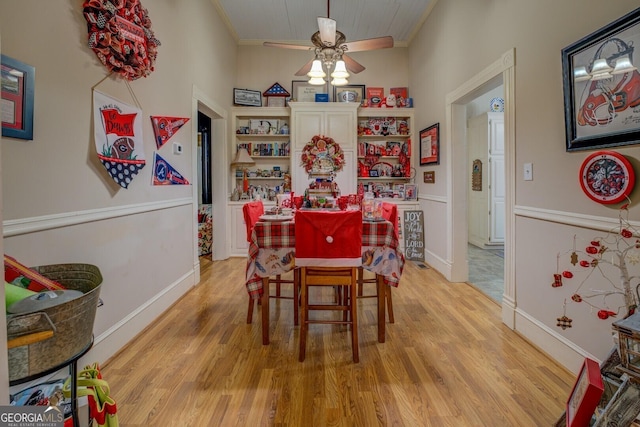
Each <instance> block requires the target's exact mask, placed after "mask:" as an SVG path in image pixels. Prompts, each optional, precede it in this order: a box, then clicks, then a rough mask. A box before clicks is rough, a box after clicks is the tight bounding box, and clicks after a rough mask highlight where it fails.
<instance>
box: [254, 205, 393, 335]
mask: <svg viewBox="0 0 640 427" xmlns="http://www.w3.org/2000/svg"><path fill="white" fill-rule="evenodd" d="M296 237H298V236H296V234H295V216H292V217H290V218H278V217H277V216H274V217H272V218H269V216H268V215H267V216H263V217H262V218H261V220H259V221H258V222H257V223H256V224H255V226H254V228H253V231H252V233H251V242H250V243H249V250H248V257H247V269H246V287H247V292H248V293H249V295H250V296H251V298H253V299H260V300H261V304H262V319H263V323H262V324H263V344H268V342H269V339H268V326H266V325H268V316H269V292H268V290H267V292H264V289H265V287H267V286H268V283H269V282H268V278H269V277H270V276H275V275H278V274H284V273H287V272H289V271H291V270H293V269H294V268H295V266H296V264H295V247H296ZM298 238H299V237H298ZM404 262H405V259H404V255H403V254H402V252H401V251H400V249H399V241H398V236H397V235H396V232H395V229H394V225H393V224H392V223H391V222H390V221H387V220H384V219H374V220H367V219H363V221H362V267H363V269H365V270H367V271H370V272H372V273H374V274H375V275H376V286H377V291H378V297H377V302H378V342H380V343H383V342H385V338H386V331H385V319H386V317H385V310H386V298H385V294H386V292H390V287H397V286H398V284H399V283H400V277H401V275H402V270H403V268H404ZM265 328H267V330H266V331H265Z"/></svg>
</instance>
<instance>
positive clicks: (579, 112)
mask: <svg viewBox="0 0 640 427" xmlns="http://www.w3.org/2000/svg"><path fill="white" fill-rule="evenodd" d="M639 45H640V8H639V9H636V10H634V11H633V12H631V13H629V14H627V15H625V16H623V17H622V18H620V19H618V20H616V21H614V22H612V23H610V24H608V25H607V26H605V27H603V28H601V29H599V30H597V31H596V32H594V33H592V34H589V35H588V36H586V37H584V38H583V39H581V40H579V41H577V42H575V43H573V44H571V45H570V46H567V47H566V48H564V49H562V79H563V89H564V114H565V125H566V126H565V128H566V150H567V151H575V150H588V149H594V148H603V147H612V146H620V145H628V144H638V143H640V108H638V106H640V74H639V73H638V70H637V69H636V67H638V66H639V65H640V52H635V55H634V50H635V47H636V46H639Z"/></svg>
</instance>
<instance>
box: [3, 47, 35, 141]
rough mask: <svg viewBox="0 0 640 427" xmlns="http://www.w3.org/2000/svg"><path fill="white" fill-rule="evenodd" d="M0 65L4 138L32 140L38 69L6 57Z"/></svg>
mask: <svg viewBox="0 0 640 427" xmlns="http://www.w3.org/2000/svg"><path fill="white" fill-rule="evenodd" d="M0 63H1V64H2V65H1V69H2V80H1V84H0V87H1V93H2V105H1V107H2V109H1V111H2V136H7V137H10V138H20V139H28V140H32V139H33V95H34V92H35V81H36V80H35V72H36V69H35V68H34V67H33V66H31V65H27V64H24V63H22V62H20V61H17V60H15V59H13V58H9V57H8V56H5V55H2V56H1V57H0Z"/></svg>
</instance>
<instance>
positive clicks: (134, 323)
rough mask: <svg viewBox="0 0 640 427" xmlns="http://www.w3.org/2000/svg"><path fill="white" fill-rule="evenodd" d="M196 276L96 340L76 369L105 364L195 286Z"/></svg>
mask: <svg viewBox="0 0 640 427" xmlns="http://www.w3.org/2000/svg"><path fill="white" fill-rule="evenodd" d="M195 277H196V272H195V271H193V270H192V271H190V272H189V273H187V274H185V275H184V276H182V277H181V278H179V279H178V280H176V281H175V282H174V283H173V284H171V285H169V286H168V287H167V288H165V290H164V291H163V292H161V293H159V294H158V295H156V296H155V297H154V298H153V299H151V300H149V301H147V302H146V303H145V304H143V305H141V306H140V307H138V309H137V310H135V311H133V312H131V314H129V315H128V316H127V317H125V318H124V319H122V320H121V321H120V322H118V323H117V324H115V325H113V326H112V327H111V328H109V329H108V330H107V331H105V332H104V333H102V334H100V335H98V336H97V337H95V339H94V343H93V347H92V348H91V350H90V351H89V352H88V353H87V354H86V355H85V356H83V357H82V359H81V362H79V363H78V366H84V365H83V363H85V364H86V363H93V362H99V363H100V364H104V363H105V362H107V361H108V360H109V359H110V358H111V357H113V356H114V355H115V354H116V353H118V352H119V351H120V350H121V349H122V348H123V347H124V346H126V345H127V344H128V343H129V342H130V341H131V340H133V339H134V338H135V337H136V336H137V335H138V334H139V333H141V332H142V331H144V329H145V328H147V327H148V326H149V325H151V324H152V323H153V322H154V321H155V320H156V319H157V318H158V317H160V316H161V315H162V314H163V313H164V312H165V311H166V310H167V309H169V308H170V307H171V306H172V305H173V304H174V303H175V302H176V301H178V300H179V299H180V298H182V296H184V295H185V294H186V293H187V292H189V290H191V289H192V288H193V287H194V286H195V285H196V281H195Z"/></svg>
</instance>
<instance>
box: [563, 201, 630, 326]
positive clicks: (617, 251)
mask: <svg viewBox="0 0 640 427" xmlns="http://www.w3.org/2000/svg"><path fill="white" fill-rule="evenodd" d="M628 207H629V204H625V205H623V206H622V207H621V208H620V210H619V214H618V220H619V225H618V226H617V227H616V228H614V229H612V230H610V231H609V232H608V233H607V234H606V235H605V236H604V237H596V238H594V239H590V240H589V241H588V242H586V244H585V246H584V250H579V249H576V239H577V238H576V236H574V245H573V246H574V247H573V249H572V250H571V251H570V252H571V255H570V257H569V262H570V264H571V265H573V266H575V267H576V269H575V270H573V271H572V270H571V269H567V270H564V271H563V272H562V273H559V272H556V273H554V274H553V282H552V284H551V286H552V287H554V288H559V287H561V286H563V282H562V280H563V279H565V280H567V282H565V283H564V285H565V286H567V284H568V282H569V281H575V280H576V279H578V278H581V280H580V283H579V284H578V286H577V288H576V289H575V292H574V293H573V294H572V296H571V302H573V303H577V304H585V305H588V306H589V307H591V309H592V310H596V314H597V316H598V318H600V319H603V320H605V319H608V318H609V317H617V316H622V317H625V318H626V317H627V316H629V315H631V314H633V313H634V312H635V311H636V309H637V307H638V300H639V298H640V297H639V295H638V287H640V276H638V275H632V274H631V272H630V266H633V265H635V264H638V263H639V262H640V231H639V230H638V229H636V228H635V227H634V226H633V225H632V224H631V223H630V222H629V218H628V217H629V210H628ZM562 260H563V255H562V254H558V264H557V267H556V268H557V271H559V270H560V265H561V262H562ZM594 273H598V274H599V275H600V277H601V278H602V279H603V280H604V281H605V282H607V283H608V284H609V285H610V288H609V289H586V288H587V286H588V285H587V282H588V280H589V278H591V277H592V275H593V274H594ZM614 276H617V277H618V278H619V282H617V281H614V280H612V279H611V278H612V277H614ZM596 277H597V276H596ZM592 279H593V278H592ZM612 304H613V307H612V306H611V305H612ZM565 311H566V301H565ZM565 317H566V315H564V316H562V317H560V318H558V319H557V320H558V323H557V326H559V327H561V328H562V329H565V328H567V327H571V325H570V323H571V319H569V318H566V319H565Z"/></svg>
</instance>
